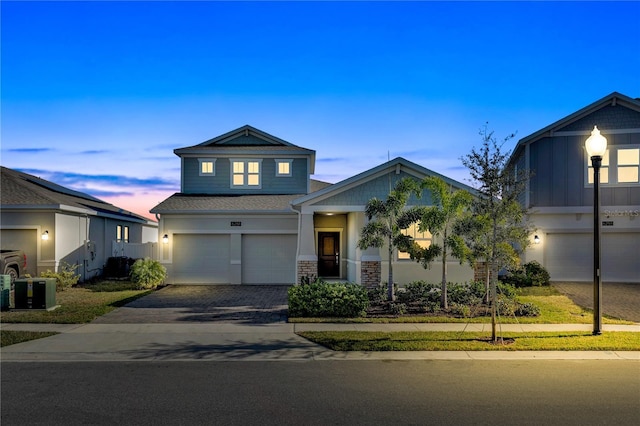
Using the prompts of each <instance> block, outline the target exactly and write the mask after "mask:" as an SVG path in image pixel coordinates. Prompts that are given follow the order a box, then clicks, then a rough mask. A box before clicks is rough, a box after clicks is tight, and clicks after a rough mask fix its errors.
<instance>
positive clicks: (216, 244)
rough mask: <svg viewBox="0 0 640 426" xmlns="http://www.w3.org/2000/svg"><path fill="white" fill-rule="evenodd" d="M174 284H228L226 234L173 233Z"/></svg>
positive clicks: (172, 278)
mask: <svg viewBox="0 0 640 426" xmlns="http://www.w3.org/2000/svg"><path fill="white" fill-rule="evenodd" d="M172 275H173V277H169V282H171V283H174V284H228V283H229V281H230V280H229V236H228V235H206V234H205V235H190V234H189V235H180V234H176V235H174V246H173V274H172Z"/></svg>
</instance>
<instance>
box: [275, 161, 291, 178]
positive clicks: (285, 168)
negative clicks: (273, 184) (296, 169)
mask: <svg viewBox="0 0 640 426" xmlns="http://www.w3.org/2000/svg"><path fill="white" fill-rule="evenodd" d="M292 162H293V160H276V176H287V177H288V176H291V163H292Z"/></svg>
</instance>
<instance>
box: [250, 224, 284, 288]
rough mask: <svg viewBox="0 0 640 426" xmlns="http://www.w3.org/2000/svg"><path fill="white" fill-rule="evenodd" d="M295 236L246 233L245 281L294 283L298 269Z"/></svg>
mask: <svg viewBox="0 0 640 426" xmlns="http://www.w3.org/2000/svg"><path fill="white" fill-rule="evenodd" d="M296 245H297V239H296V236H295V235H243V236H242V283H243V284H293V283H295V271H296Z"/></svg>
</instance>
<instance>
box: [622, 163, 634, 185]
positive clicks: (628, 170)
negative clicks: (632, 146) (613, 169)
mask: <svg viewBox="0 0 640 426" xmlns="http://www.w3.org/2000/svg"><path fill="white" fill-rule="evenodd" d="M618 182H621V183H635V182H638V166H633V167H618Z"/></svg>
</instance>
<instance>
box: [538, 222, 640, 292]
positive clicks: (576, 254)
mask: <svg viewBox="0 0 640 426" xmlns="http://www.w3.org/2000/svg"><path fill="white" fill-rule="evenodd" d="M600 247H601V255H602V265H601V266H602V279H603V281H618V282H638V281H640V236H639V235H638V234H637V233H625V234H622V233H609V232H606V233H604V232H603V233H602V239H601V246H600ZM545 266H546V268H547V270H548V271H549V274H551V279H552V280H553V281H592V280H593V234H590V233H586V234H548V235H547V242H546V247H545Z"/></svg>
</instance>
